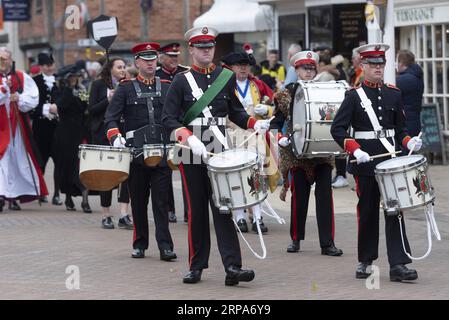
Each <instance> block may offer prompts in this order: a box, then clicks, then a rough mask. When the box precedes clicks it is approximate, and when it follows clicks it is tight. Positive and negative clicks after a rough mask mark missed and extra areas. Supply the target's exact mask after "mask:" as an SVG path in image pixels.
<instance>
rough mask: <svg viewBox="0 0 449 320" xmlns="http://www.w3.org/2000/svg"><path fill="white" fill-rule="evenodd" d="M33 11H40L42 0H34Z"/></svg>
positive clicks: (38, 12) (39, 12)
mask: <svg viewBox="0 0 449 320" xmlns="http://www.w3.org/2000/svg"><path fill="white" fill-rule="evenodd" d="M34 12H35V13H36V14H41V13H42V0H35V1H34Z"/></svg>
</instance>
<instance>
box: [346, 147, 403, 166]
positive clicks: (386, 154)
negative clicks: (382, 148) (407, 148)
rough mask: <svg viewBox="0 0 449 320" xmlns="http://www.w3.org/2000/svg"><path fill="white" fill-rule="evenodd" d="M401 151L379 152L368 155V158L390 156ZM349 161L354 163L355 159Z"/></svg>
mask: <svg viewBox="0 0 449 320" xmlns="http://www.w3.org/2000/svg"><path fill="white" fill-rule="evenodd" d="M401 152H402V151H400V150H399V151H395V152H386V153H381V154H376V155H375V156H370V160H373V159H376V158H382V157H387V156H392V155H394V154H398V153H401ZM349 162H351V163H355V162H357V159H353V160H351V161H349Z"/></svg>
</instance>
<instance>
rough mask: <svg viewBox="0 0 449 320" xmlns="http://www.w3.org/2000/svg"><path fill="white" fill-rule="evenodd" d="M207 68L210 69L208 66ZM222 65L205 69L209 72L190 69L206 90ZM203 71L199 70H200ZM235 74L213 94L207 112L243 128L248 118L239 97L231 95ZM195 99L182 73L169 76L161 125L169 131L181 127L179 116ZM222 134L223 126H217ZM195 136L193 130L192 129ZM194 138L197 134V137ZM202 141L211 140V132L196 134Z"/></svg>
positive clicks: (199, 84)
mask: <svg viewBox="0 0 449 320" xmlns="http://www.w3.org/2000/svg"><path fill="white" fill-rule="evenodd" d="M209 69H211V68H209ZM221 70H222V68H221V67H219V66H217V67H216V68H215V69H213V71H212V70H209V71H211V72H209V73H208V72H207V71H206V72H198V71H195V70H194V69H193V68H192V69H191V72H192V74H193V77H194V79H195V81H196V83H197V85H198V87H199V88H201V89H202V90H203V92H206V90H207V89H208V87H209V86H210V85H211V84H212V83H213V82H214V81H215V79H217V77H218V75H219V74H220V73H221ZM201 71H203V70H201ZM235 81H236V80H235V75H233V76H232V77H231V78H230V79H229V80H228V82H227V84H226V85H225V87H224V88H223V89H222V90H221V91H220V92H219V93H218V94H217V96H216V97H215V98H214V99H213V100H212V101H211V103H210V104H209V108H210V112H211V114H212V116H213V117H226V116H229V119H230V120H231V121H232V122H234V123H235V124H236V125H238V126H239V127H241V128H243V129H247V128H248V121H249V119H250V116H249V115H248V113H247V112H246V111H245V109H244V108H243V106H242V104H241V103H240V100H239V99H238V97H237V96H236V95H235ZM195 101H196V99H195V98H194V97H193V95H192V89H191V88H190V85H189V83H188V82H187V79H186V77H185V76H184V73H179V74H177V75H176V76H175V78H174V79H173V82H172V84H171V86H170V89H169V91H168V94H167V99H166V100H165V105H164V111H163V114H162V123H163V125H164V126H165V127H166V128H167V129H169V130H170V132H172V131H173V130H176V129H179V128H182V127H185V126H184V125H183V124H182V119H183V117H184V115H185V113H186V112H187V110H189V109H190V108H191V107H192V105H193V104H194V103H195ZM198 117H199V118H203V117H204V116H203V114H202V113H200V115H199V116H198ZM218 127H219V128H220V130H221V131H222V132H223V134H224V129H225V127H224V126H218ZM207 128H208V127H207V126H203V127H202V128H201V130H202V133H203V132H204V131H205V130H206V129H207ZM187 129H189V130H190V131H192V130H193V128H192V126H187ZM194 133H195V135H196V134H197V132H194ZM197 137H198V136H197ZM198 138H199V139H201V140H202V141H203V142H204V143H207V142H209V141H212V139H213V137H211V135H210V134H209V135H207V134H204V135H203V134H202V136H201V137H198Z"/></svg>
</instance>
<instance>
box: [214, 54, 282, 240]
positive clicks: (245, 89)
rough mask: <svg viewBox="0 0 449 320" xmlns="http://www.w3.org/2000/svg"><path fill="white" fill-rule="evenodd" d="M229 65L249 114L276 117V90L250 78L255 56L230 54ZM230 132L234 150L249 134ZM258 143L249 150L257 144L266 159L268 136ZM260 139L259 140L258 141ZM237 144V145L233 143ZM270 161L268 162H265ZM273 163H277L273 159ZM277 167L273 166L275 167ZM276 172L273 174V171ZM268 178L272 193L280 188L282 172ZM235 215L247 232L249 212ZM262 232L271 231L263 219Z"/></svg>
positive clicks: (230, 128)
mask: <svg viewBox="0 0 449 320" xmlns="http://www.w3.org/2000/svg"><path fill="white" fill-rule="evenodd" d="M221 61H223V62H224V63H225V65H226V66H228V67H229V68H231V70H232V71H233V72H234V73H235V75H236V84H235V94H236V95H237V97H238V98H239V100H240V102H241V103H242V105H243V107H244V108H245V110H246V112H248V114H249V115H250V116H253V117H255V118H256V119H269V118H271V116H272V115H273V107H272V106H270V105H269V104H268V103H270V101H272V100H273V91H272V90H271V89H270V88H269V87H268V85H266V84H265V83H264V82H263V81H260V80H258V79H256V78H255V77H253V76H252V75H250V66H251V65H253V64H255V62H256V61H255V59H254V57H253V56H252V55H249V54H248V53H246V52H231V53H229V54H227V55H226V56H225V57H223V58H222V59H221ZM227 133H228V135H229V136H230V137H231V141H232V142H233V145H234V147H235V146H237V145H239V143H238V141H242V140H243V139H244V138H245V137H246V135H247V133H246V132H245V131H244V130H243V129H240V128H239V127H237V126H236V125H234V124H233V123H229V124H228V128H227ZM257 137H258V138H256V139H257V140H256V143H253V142H254V140H252V141H250V143H251V144H250V148H252V149H256V147H255V146H254V145H255V144H257V145H258V146H257V148H259V152H260V153H261V154H263V155H264V156H266V155H268V156H269V152H270V149H269V147H268V146H267V145H266V143H265V141H264V140H265V137H264V136H261V135H258V136H257ZM259 137H260V138H259ZM234 142H235V143H234ZM266 160H268V161H266V162H269V161H270V160H269V159H266ZM272 161H273V162H274V160H272ZM272 166H274V164H272ZM271 171H273V172H271ZM269 173H270V174H269V175H268V179H269V182H270V190H271V191H272V192H273V191H274V190H275V189H276V187H277V182H278V180H279V178H280V174H279V171H278V170H277V168H276V169H274V170H270V172H269ZM250 210H252V211H255V210H257V211H259V212H260V211H261V208H260V204H258V205H256V206H254V207H252V208H251V209H250ZM233 215H234V218H235V220H236V221H237V225H238V227H239V229H240V231H242V232H248V225H247V223H246V220H247V218H246V213H245V211H244V210H243V209H236V210H233ZM258 216H260V215H258ZM259 225H260V230H261V231H262V233H265V232H268V228H267V227H266V226H265V224H264V223H263V220H262V218H260V220H259ZM252 230H253V231H254V232H257V226H256V219H255V218H254V214H253V222H252Z"/></svg>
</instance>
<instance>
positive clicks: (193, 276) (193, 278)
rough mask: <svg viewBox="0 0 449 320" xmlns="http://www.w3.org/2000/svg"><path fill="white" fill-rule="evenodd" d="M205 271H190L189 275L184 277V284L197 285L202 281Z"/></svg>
mask: <svg viewBox="0 0 449 320" xmlns="http://www.w3.org/2000/svg"><path fill="white" fill-rule="evenodd" d="M202 273H203V270H190V271H189V273H188V274H186V275H185V276H184V278H183V279H182V282H184V283H197V282H200V280H201V275H202Z"/></svg>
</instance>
